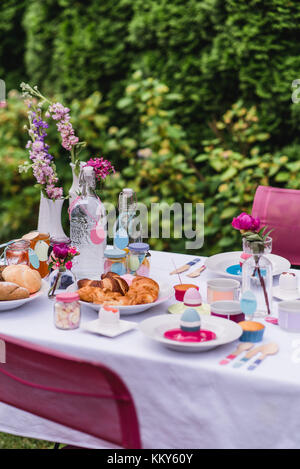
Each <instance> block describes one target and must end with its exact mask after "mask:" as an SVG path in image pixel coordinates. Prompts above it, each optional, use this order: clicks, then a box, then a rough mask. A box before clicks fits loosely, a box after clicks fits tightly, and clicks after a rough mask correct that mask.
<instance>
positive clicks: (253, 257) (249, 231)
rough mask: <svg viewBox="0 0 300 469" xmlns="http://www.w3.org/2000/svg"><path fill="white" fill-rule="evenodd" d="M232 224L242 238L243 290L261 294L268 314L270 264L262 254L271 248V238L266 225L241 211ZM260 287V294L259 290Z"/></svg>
mask: <svg viewBox="0 0 300 469" xmlns="http://www.w3.org/2000/svg"><path fill="white" fill-rule="evenodd" d="M232 226H233V227H234V228H235V229H237V230H239V231H240V233H241V235H242V239H243V251H244V258H245V259H246V261H245V263H244V264H243V267H242V279H243V290H248V289H250V290H253V293H255V294H256V296H258V299H259V296H261V299H263V303H264V305H265V306H266V309H267V312H268V314H270V304H271V298H272V296H271V293H270V290H271V288H272V279H273V274H272V264H271V262H270V261H269V260H268V259H267V258H266V257H265V256H263V254H268V253H270V252H271V250H272V238H270V236H269V235H270V233H271V232H272V230H269V231H267V232H266V227H265V226H263V227H261V223H260V219H259V218H258V217H257V218H255V217H252V216H251V215H248V214H247V213H245V212H243V213H241V214H240V215H239V216H238V217H237V218H234V219H233V220H232ZM259 286H260V287H261V290H262V291H261V294H260V292H259Z"/></svg>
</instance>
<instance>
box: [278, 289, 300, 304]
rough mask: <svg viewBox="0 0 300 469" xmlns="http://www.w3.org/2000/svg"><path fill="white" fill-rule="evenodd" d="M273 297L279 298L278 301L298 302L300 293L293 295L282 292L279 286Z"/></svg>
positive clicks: (294, 292) (292, 293) (295, 292)
mask: <svg viewBox="0 0 300 469" xmlns="http://www.w3.org/2000/svg"><path fill="white" fill-rule="evenodd" d="M272 293H273V296H274V297H275V298H278V300H283V301H288V300H298V299H299V298H300V291H299V290H296V291H292V292H291V293H289V292H287V291H285V290H281V289H280V288H279V286H277V287H274V288H273V292H272Z"/></svg>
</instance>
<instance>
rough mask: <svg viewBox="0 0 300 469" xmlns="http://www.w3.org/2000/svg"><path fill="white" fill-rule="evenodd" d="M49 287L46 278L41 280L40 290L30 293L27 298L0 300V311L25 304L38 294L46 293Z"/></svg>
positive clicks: (37, 296)
mask: <svg viewBox="0 0 300 469" xmlns="http://www.w3.org/2000/svg"><path fill="white" fill-rule="evenodd" d="M48 289H49V286H48V283H47V282H46V280H42V286H41V288H40V290H39V291H38V292H36V293H33V294H32V295H30V297H29V298H23V299H22V300H9V301H0V311H8V310H10V309H16V308H19V307H20V306H23V305H25V304H26V303H30V301H33V300H35V299H36V298H39V297H40V296H42V295H44V294H47V292H48Z"/></svg>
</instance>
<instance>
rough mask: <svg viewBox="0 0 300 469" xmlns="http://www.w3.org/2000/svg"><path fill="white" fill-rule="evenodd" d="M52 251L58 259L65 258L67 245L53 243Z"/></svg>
mask: <svg viewBox="0 0 300 469" xmlns="http://www.w3.org/2000/svg"><path fill="white" fill-rule="evenodd" d="M53 253H54V255H55V256H56V257H57V258H58V259H65V258H66V257H67V255H68V246H67V245H66V244H63V243H61V244H54V246H53Z"/></svg>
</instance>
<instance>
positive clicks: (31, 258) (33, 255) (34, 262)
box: [28, 246, 48, 269]
mask: <svg viewBox="0 0 300 469" xmlns="http://www.w3.org/2000/svg"><path fill="white" fill-rule="evenodd" d="M47 248H48V246H47ZM47 252H48V249H47ZM28 257H29V262H30V264H31V265H32V267H33V268H34V269H38V268H39V266H40V261H39V258H38V255H37V254H36V252H35V251H34V250H33V249H31V248H29V249H28ZM47 259H48V258H47ZM47 259H46V260H47Z"/></svg>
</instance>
